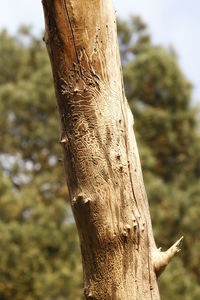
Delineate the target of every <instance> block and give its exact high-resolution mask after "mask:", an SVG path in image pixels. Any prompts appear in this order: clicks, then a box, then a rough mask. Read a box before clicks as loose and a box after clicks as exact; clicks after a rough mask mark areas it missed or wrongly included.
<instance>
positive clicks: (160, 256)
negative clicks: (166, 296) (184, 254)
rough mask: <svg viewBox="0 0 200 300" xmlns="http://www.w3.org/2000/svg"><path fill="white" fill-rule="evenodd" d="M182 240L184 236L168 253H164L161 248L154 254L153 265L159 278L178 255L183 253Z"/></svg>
mask: <svg viewBox="0 0 200 300" xmlns="http://www.w3.org/2000/svg"><path fill="white" fill-rule="evenodd" d="M182 240H183V236H182V237H181V238H180V239H179V240H178V241H176V242H175V243H174V244H173V245H172V246H171V247H170V248H169V249H168V250H167V251H165V252H162V251H161V248H159V249H157V250H156V251H155V252H154V253H153V265H154V269H155V272H156V275H157V276H160V274H161V273H162V272H163V271H164V269H165V268H166V266H167V265H168V264H169V262H170V261H171V260H172V258H173V257H174V256H175V255H176V253H178V252H180V251H181V249H180V248H179V246H180V245H181V242H182Z"/></svg>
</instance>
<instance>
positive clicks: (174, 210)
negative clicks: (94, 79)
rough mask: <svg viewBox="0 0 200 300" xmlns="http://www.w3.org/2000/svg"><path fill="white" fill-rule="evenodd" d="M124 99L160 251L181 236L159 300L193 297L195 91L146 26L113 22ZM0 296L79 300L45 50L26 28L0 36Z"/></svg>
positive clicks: (197, 161)
mask: <svg viewBox="0 0 200 300" xmlns="http://www.w3.org/2000/svg"><path fill="white" fill-rule="evenodd" d="M118 28H119V30H118V31H119V43H120V49H121V55H122V63H123V68H124V80H125V88H126V95H127V98H128V99H129V102H130V106H131V108H132V109H133V112H134V118H135V131H136V136H137V141H138V144H139V151H140V156H141V162H142V167H143V173H144V179H145V185H146V188H147V192H148V197H149V201H150V207H151V215H152V222H153V227H154V233H155V236H156V241H157V244H158V246H159V247H160V246H164V247H166V248H167V247H169V246H170V245H171V244H172V243H173V242H174V241H175V240H176V239H177V238H178V237H179V236H180V235H182V234H183V235H184V236H185V239H184V243H183V247H182V248H183V251H182V252H181V254H180V255H179V256H178V257H177V258H176V259H175V260H174V261H173V262H172V263H171V264H170V266H169V267H168V268H167V270H166V271H165V273H164V274H163V275H162V277H161V280H160V288H161V295H162V298H163V299H172V300H173V299H174V300H178V299H184V300H190V299H199V298H200V288H199V278H200V270H199V261H200V254H199V247H200V245H199V239H198V235H199V231H200V225H199V224H200V223H199V215H200V208H199V195H200V185H199V175H200V151H199V150H200V149H199V148H200V141H199V139H200V137H199V131H198V126H199V123H198V120H197V117H198V116H197V111H196V109H195V108H194V107H192V106H191V89H192V85H191V83H190V82H188V80H187V79H186V78H185V76H184V75H183V73H182V72H181V70H180V68H179V66H178V62H177V56H176V54H175V53H174V51H172V50H171V49H169V50H166V49H164V48H163V47H161V46H159V47H158V46H157V47H156V46H154V45H152V42H151V38H150V35H149V33H148V29H147V26H146V24H145V23H144V22H143V21H142V20H141V19H140V18H139V17H133V18H131V19H130V20H129V21H127V22H119V23H118ZM0 70H1V72H0V112H1V118H0V153H1V155H0V300H7V299H8V300H9V299H18V300H21V299H30V300H31V299H47V300H50V299H69V300H70V299H76V300H78V299H82V270H81V261H80V250H79V245H78V238H77V233H76V229H75V226H74V223H73V219H72V216H71V212H70V209H69V205H68V202H67V199H68V196H67V189H66V187H65V186H66V184H65V179H64V178H65V177H64V174H63V168H62V164H61V163H60V161H61V160H62V155H61V151H60V146H59V143H58V140H59V128H58V124H59V122H58V114H57V109H56V101H55V95H54V90H53V83H52V78H51V70H50V64H49V60H48V57H47V54H46V49H45V47H44V45H43V43H42V39H41V38H36V37H34V36H33V35H32V33H31V30H30V28H28V27H26V26H23V27H21V28H20V30H19V32H18V33H17V35H16V37H12V36H10V35H9V34H8V33H7V32H6V31H2V32H1V33H0Z"/></svg>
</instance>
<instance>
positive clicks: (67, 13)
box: [64, 0, 80, 64]
mask: <svg viewBox="0 0 200 300" xmlns="http://www.w3.org/2000/svg"><path fill="white" fill-rule="evenodd" d="M64 7H65V11H66V15H67V19H68V22H69V27H70V31H71V34H72V41H73V45H74V50H75V53H76V59H77V63H78V64H79V63H80V61H79V58H78V52H77V48H76V43H75V36H74V31H73V27H72V23H71V20H70V16H69V11H68V8H67V3H66V0H64Z"/></svg>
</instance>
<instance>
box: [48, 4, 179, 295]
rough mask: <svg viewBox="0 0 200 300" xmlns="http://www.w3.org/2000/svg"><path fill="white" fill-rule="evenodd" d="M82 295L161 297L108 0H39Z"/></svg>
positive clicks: (161, 262)
mask: <svg viewBox="0 0 200 300" xmlns="http://www.w3.org/2000/svg"><path fill="white" fill-rule="evenodd" d="M43 8H44V13H45V22H46V30H45V42H46V44H47V49H48V52H49V56H50V60H51V64H52V70H53V76H54V82H55V90H56V96H57V102H58V108H59V112H60V119H61V131H62V134H61V141H60V142H61V144H62V147H63V153H64V161H65V171H66V174H67V182H68V188H69V193H70V198H71V205H72V210H73V214H74V217H75V221H76V225H77V228H78V233H79V238H80V245H81V252H82V261H83V271H84V286H85V287H84V293H85V297H86V299H99V300H100V299H101V300H104V299H112V300H114V299H120V300H130V299H155V300H157V299H159V298H160V297H159V291H158V286H157V276H156V274H158V273H160V271H161V270H162V269H163V268H164V267H165V265H166V264H167V262H168V261H169V260H170V258H171V257H172V256H173V255H174V253H176V252H177V251H178V248H177V245H178V244H179V241H178V242H177V243H176V244H175V246H173V247H172V248H170V250H168V252H169V253H168V254H167V252H166V253H162V252H159V250H157V248H156V246H155V242H154V238H153V233H152V226H151V219H150V214H149V207H148V201H147V197H146V192H145V188H144V184H143V178H142V172H141V166H140V160H139V155H138V150H137V145H136V142H135V136H134V132H133V117H132V113H131V111H130V109H129V106H128V103H127V100H126V98H125V94H124V87H123V79H122V72H121V64H120V56H119V49H118V41H117V32H116V19H115V13H114V10H113V7H112V1H111V0H84V1H83V0H68V1H64V0H43Z"/></svg>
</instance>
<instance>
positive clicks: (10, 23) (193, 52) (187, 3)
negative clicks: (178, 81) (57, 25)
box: [0, 0, 200, 102]
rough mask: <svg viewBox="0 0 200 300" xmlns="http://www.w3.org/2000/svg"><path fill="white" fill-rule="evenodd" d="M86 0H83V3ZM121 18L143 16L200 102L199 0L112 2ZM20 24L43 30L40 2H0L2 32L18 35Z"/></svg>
mask: <svg viewBox="0 0 200 300" xmlns="http://www.w3.org/2000/svg"><path fill="white" fill-rule="evenodd" d="M83 1H84V0H83ZM113 2H114V6H115V10H116V14H117V16H118V17H121V18H123V19H127V18H128V17H129V16H130V15H140V16H141V17H142V18H143V20H144V21H145V22H146V23H147V24H148V26H149V29H150V32H151V34H152V38H153V42H154V43H155V44H162V45H164V46H166V47H167V46H170V45H173V47H174V48H175V50H176V52H177V54H178V56H179V63H180V65H181V69H182V70H183V72H184V74H185V75H186V77H187V78H188V79H189V80H191V81H192V83H193V84H194V91H193V100H194V101H195V102H196V101H198V102H200V62H199V61H200V59H199V53H200V33H199V28H200V1H198V0H176V1H175V0H165V1H164V0H123V1H122V0H113ZM20 24H31V25H32V26H33V29H34V32H35V33H40V32H42V31H43V29H44V20H43V11H42V4H41V0H17V1H16V0H7V1H1V10H0V30H1V29H2V28H3V27H4V28H7V29H8V30H9V31H10V32H11V33H15V32H16V30H17V28H18V26H19V25H20Z"/></svg>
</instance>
